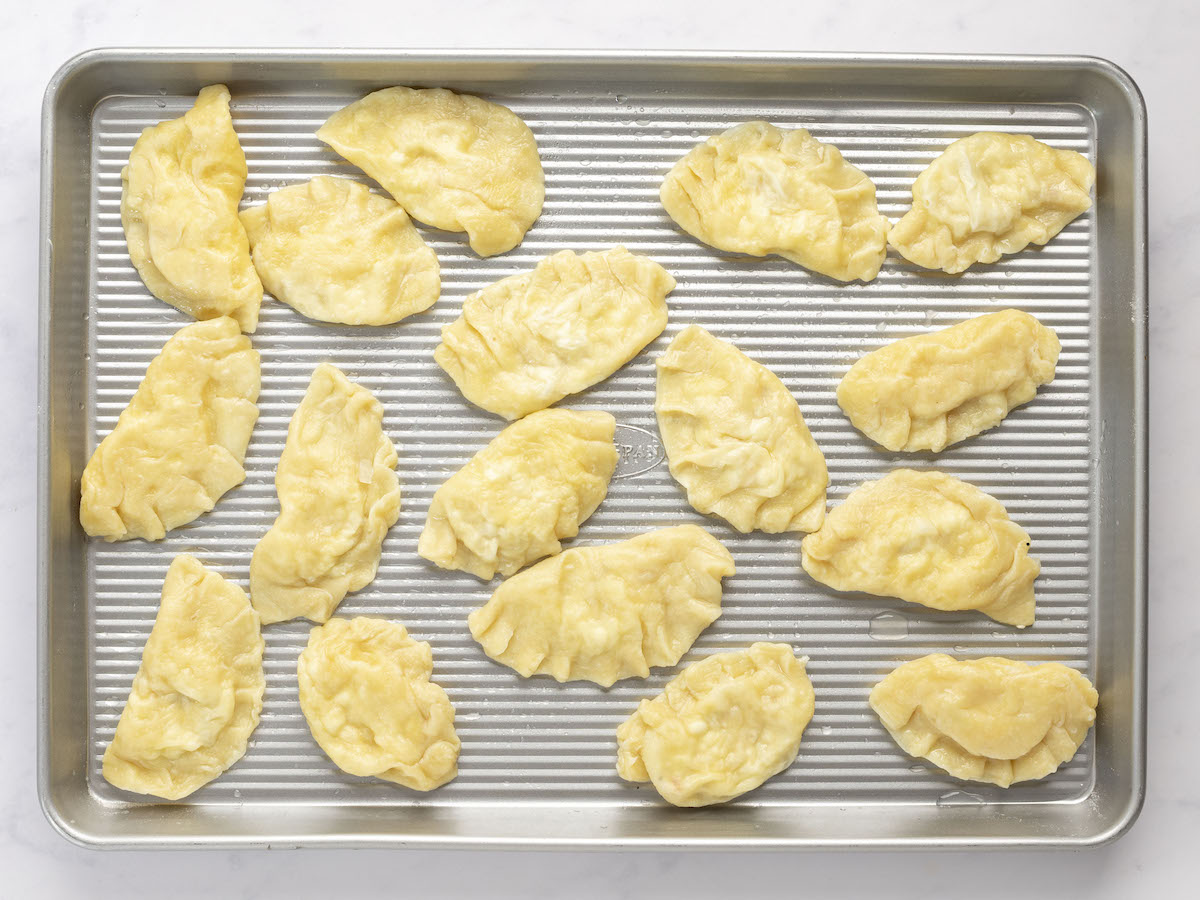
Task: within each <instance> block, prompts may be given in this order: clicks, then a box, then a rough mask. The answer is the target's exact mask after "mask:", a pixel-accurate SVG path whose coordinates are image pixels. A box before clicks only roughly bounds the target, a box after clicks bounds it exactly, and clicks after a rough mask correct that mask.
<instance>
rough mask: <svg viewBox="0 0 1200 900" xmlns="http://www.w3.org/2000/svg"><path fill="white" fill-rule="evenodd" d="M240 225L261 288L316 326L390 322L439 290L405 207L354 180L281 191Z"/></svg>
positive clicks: (432, 260) (429, 254)
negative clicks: (242, 227) (331, 323)
mask: <svg viewBox="0 0 1200 900" xmlns="http://www.w3.org/2000/svg"><path fill="white" fill-rule="evenodd" d="M242 224H243V225H245V227H246V235H247V236H248V237H249V239H250V248H251V250H253V253H254V266H255V268H256V269H257V270H258V274H259V276H260V277H261V278H262V281H263V284H264V285H265V286H266V289H267V290H268V291H270V292H271V294H272V295H273V296H274V297H275V299H276V300H279V301H281V302H283V303H286V304H287V305H288V306H290V307H292V308H293V309H295V310H296V311H297V312H299V313H301V314H302V315H305V316H308V318H310V319H316V320H317V321H318V322H335V323H339V324H342V325H390V324H392V323H393V322H399V321H400V320H401V319H403V318H405V317H407V316H411V315H412V314H413V313H419V312H421V311H423V310H426V309H428V308H429V307H431V306H433V304H434V303H435V302H436V301H437V298H438V293H439V292H440V290H441V279H440V278H439V274H438V261H437V256H436V255H435V254H434V252H433V251H432V250H431V249H429V247H428V246H426V244H425V241H423V240H422V239H421V235H420V234H419V233H418V232H417V229H416V228H415V227H413V224H412V222H411V221H409V218H408V216H407V215H406V214H405V212H404V210H403V209H401V208H400V207H399V206H397V205H396V204H395V203H393V202H392V201H391V200H388V199H387V198H386V197H380V196H378V195H376V194H372V193H371V192H370V191H369V190H367V188H366V187H364V186H363V185H361V184H359V183H358V182H355V181H350V180H348V179H345V178H330V177H328V176H325V175H319V176H317V177H316V178H314V179H313V180H312V181H309V182H306V183H304V184H294V185H291V186H290V187H285V188H281V189H280V190H278V191H275V192H274V193H273V194H271V196H269V197H268V198H267V202H266V203H264V204H263V205H261V206H255V207H252V208H250V209H248V210H246V211H245V212H243V213H242Z"/></svg>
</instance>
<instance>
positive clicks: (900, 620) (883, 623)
mask: <svg viewBox="0 0 1200 900" xmlns="http://www.w3.org/2000/svg"><path fill="white" fill-rule="evenodd" d="M867 630H868V633H869V634H870V635H871V637H873V638H875V640H877V641H902V640H904V639H905V638H906V637H908V619H906V618H904V616H902V615H900V613H894V612H882V613H880V614H879V615H877V616H875V617H874V618H873V619H871V621H870V624H868V626H867Z"/></svg>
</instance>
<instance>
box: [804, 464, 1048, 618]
mask: <svg viewBox="0 0 1200 900" xmlns="http://www.w3.org/2000/svg"><path fill="white" fill-rule="evenodd" d="M800 548H801V553H802V558H801V562H802V564H803V566H804V570H805V571H806V572H808V574H809V575H811V576H812V577H813V578H815V579H816V580H817V581H820V582H821V583H823V584H827V585H829V586H830V587H831V588H833V589H834V590H838V591H865V592H867V593H869V594H877V595H879V596H883V597H899V598H900V599H901V600H907V601H908V602H909V603H919V604H921V605H922V606H928V607H930V608H932V609H942V610H964V609H976V610H979V611H980V612H982V613H983V614H985V615H987V616H991V617H992V618H993V619H995V620H996V621H997V622H1002V623H1004V624H1005V625H1016V626H1017V627H1018V628H1024V627H1025V626H1027V625H1032V624H1033V615H1034V594H1033V582H1034V579H1035V578H1037V575H1038V572H1039V571H1040V570H1041V565H1040V564H1039V563H1038V561H1037V560H1035V559H1032V558H1031V557H1030V556H1029V535H1028V534H1026V533H1025V530H1024V529H1023V528H1021V526H1020V525H1018V524H1017V523H1016V522H1014V521H1012V520H1011V519H1010V518H1009V517H1008V513H1007V511H1005V509H1004V506H1003V505H1002V504H1001V503H1000V501H999V500H997V499H996V498H995V497H992V496H990V495H988V494H985V493H984V492H983V491H981V490H979V488H977V487H975V486H974V485H971V484H967V483H966V482H965V481H959V480H958V479H957V478H955V477H953V476H952V475H947V474H945V473H944V472H934V471H924V472H917V471H914V470H912V469H896V470H894V471H892V472H890V473H888V474H887V475H886V476H885V477H883V478H881V479H880V480H879V481H871V482H867V483H866V484H863V485H861V486H860V487H858V488H857V489H855V490H854V491H853V492H852V493H851V494H850V496H849V497H847V498H846V499H845V500H844V501H843V502H842V504H841V505H840V506H838V507H835V508H834V510H833V511H832V512H830V513H829V515H828V516H826V517H825V524H824V525H822V526H821V530H820V531H817V532H814V533H813V534H810V535H808V536H807V537H805V538H804V540H803V541H801V542H800Z"/></svg>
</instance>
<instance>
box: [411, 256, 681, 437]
mask: <svg viewBox="0 0 1200 900" xmlns="http://www.w3.org/2000/svg"><path fill="white" fill-rule="evenodd" d="M674 287H675V279H674V278H672V277H671V276H670V274H669V273H668V272H667V271H666V270H665V269H664V268H663V267H662V266H660V265H659V264H658V263H656V262H654V261H653V260H651V259H648V258H646V257H644V256H638V255H636V254H633V253H630V252H629V251H628V250H626V249H625V248H624V247H616V248H614V249H612V250H605V251H604V252H602V253H584V254H576V253H574V252H573V251H570V250H563V251H561V252H559V253H555V254H554V255H553V256H548V257H546V258H545V259H543V260H542V261H541V262H539V263H538V264H537V267H536V268H535V269H534V270H533V271H532V272H527V273H526V274H524V275H511V276H509V277H508V278H503V279H501V280H500V281H498V282H496V283H495V284H493V285H491V286H490V287H486V288H484V289H483V290H482V291H479V292H478V293H475V294H472V295H471V296H469V297H467V299H466V300H465V301H463V311H462V315H461V316H459V317H458V319H456V320H455V321H454V322H452V323H450V324H449V325H447V326H446V327H445V328H443V329H442V342H441V343H440V344H439V345H438V347H437V349H436V350H435V351H434V359H435V360H436V361H437V364H438V365H439V366H441V367H442V368H443V369H444V370H445V371H446V374H447V375H449V376H450V377H451V378H453V379H454V383H455V384H457V385H458V389H459V390H460V391H462V393H463V396H464V397H466V398H467V399H468V400H470V401H471V402H472V403H474V404H475V405H476V406H480V407H482V408H483V409H486V410H488V411H489V412H494V413H496V414H498V415H501V416H504V417H505V418H506V419H517V418H520V417H521V416H524V415H528V414H529V413H531V412H534V411H536V410H539V409H544V408H545V407H547V406H549V405H550V404H552V403H555V402H557V401H559V400H561V399H562V398H563V397H566V396H567V395H568V394H574V393H577V392H579V391H582V390H583V389H584V388H587V387H591V386H592V385H593V384H595V383H596V382H598V381H603V380H604V379H605V378H607V377H608V376H609V375H611V374H612V373H613V372H615V371H617V369H619V368H621V366H623V365H625V363H627V362H629V360H631V359H633V357H635V356H637V354H638V353H639V352H641V350H642V348H643V347H645V346H646V345H647V344H648V343H650V342H651V341H652V340H654V339H655V338H656V337H658V335H659V334H660V333H661V332H662V330H663V329H664V328H666V326H667V302H666V296H667V294H668V293H670V292H671V291H672V290H673V289H674Z"/></svg>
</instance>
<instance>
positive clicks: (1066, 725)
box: [871, 653, 1099, 787]
mask: <svg viewBox="0 0 1200 900" xmlns="http://www.w3.org/2000/svg"><path fill="white" fill-rule="evenodd" d="M1098 699H1099V696H1098V695H1097V694H1096V689H1095V688H1093V687H1092V684H1091V682H1090V681H1088V680H1087V679H1086V678H1084V677H1083V676H1082V675H1080V674H1079V673H1078V672H1076V671H1075V670H1074V669H1071V668H1068V667H1067V666H1064V665H1062V664H1060V663H1041V664H1039V665H1029V664H1027V663H1022V662H1016V661H1014V660H1011V659H1004V658H1003V657H999V656H988V657H984V658H983V659H972V660H962V661H959V660H956V659H954V658H953V657H950V656H946V655H944V654H942V653H935V654H933V655H931V656H924V657H922V658H920V659H915V660H913V661H912V662H907V663H905V664H904V665H902V666H900V667H898V668H896V669H894V670H893V671H892V672H891V673H890V674H889V675H888V676H887V677H886V678H884V679H883V681H881V682H879V684H877V685H875V688H874V690H872V691H871V708H872V709H873V710H875V712H876V714H878V716H879V719H880V721H881V722H883V725H884V727H885V728H886V729H887V730H888V733H889V734H891V736H892V737H893V738H894V739H895V741H896V743H897V744H899V745H900V748H901V749H902V750H904V752H905V753H909V754H911V755H912V756H919V757H921V758H922V759H927V760H929V761H930V762H931V763H933V764H934V765H935V766H937V767H938V768H940V769H944V770H945V771H946V772H948V773H949V774H951V775H953V776H954V777H955V778H962V779H965V780H968V781H984V782H987V783H989V784H995V785H999V786H1000V787H1008V786H1009V785H1011V784H1013V783H1015V782H1018V781H1032V780H1034V779H1037V778H1044V777H1045V776H1047V775H1049V774H1050V773H1052V772H1054V771H1056V770H1057V769H1058V767H1059V766H1061V765H1062V764H1063V763H1065V762H1067V760H1069V759H1070V758H1071V757H1073V756H1074V755H1075V753H1076V751H1077V750H1079V746H1080V745H1081V744H1082V743H1083V740H1084V738H1086V737H1087V733H1088V729H1089V728H1091V727H1092V723H1093V722H1094V721H1095V720H1096V703H1097V701H1098Z"/></svg>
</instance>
